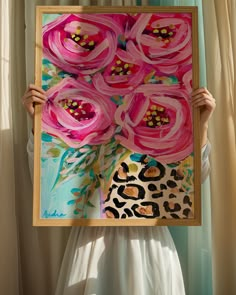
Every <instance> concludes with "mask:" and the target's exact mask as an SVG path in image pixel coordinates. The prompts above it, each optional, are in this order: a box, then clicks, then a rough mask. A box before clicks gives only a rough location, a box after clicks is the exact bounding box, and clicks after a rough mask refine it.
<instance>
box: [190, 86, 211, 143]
mask: <svg viewBox="0 0 236 295" xmlns="http://www.w3.org/2000/svg"><path fill="white" fill-rule="evenodd" d="M192 106H193V107H194V108H200V128H201V130H200V131H201V144H202V146H204V145H205V144H206V142H207V129H208V122H209V119H210V118H211V116H212V114H213V112H214V110H215V107H216V101H215V98H214V97H213V96H212V94H211V93H210V92H209V91H208V90H207V89H206V88H205V87H203V88H199V89H196V90H194V91H193V92H192Z"/></svg>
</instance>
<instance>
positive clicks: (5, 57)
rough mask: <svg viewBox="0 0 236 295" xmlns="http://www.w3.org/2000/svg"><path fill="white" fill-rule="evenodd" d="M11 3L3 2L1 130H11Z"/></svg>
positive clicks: (0, 45)
mask: <svg viewBox="0 0 236 295" xmlns="http://www.w3.org/2000/svg"><path fill="white" fill-rule="evenodd" d="M7 24H9V2H8V1H7V2H4V3H3V1H1V43H0V56H1V64H0V71H1V72H0V75H1V80H0V83H1V84H0V85H1V87H0V91H1V93H0V97H1V100H3V99H4V104H2V103H1V114H0V115H1V116H0V120H1V122H0V127H1V130H5V129H10V118H9V110H10V106H9V58H10V56H9V55H10V50H9V35H10V34H9V26H8V25H7Z"/></svg>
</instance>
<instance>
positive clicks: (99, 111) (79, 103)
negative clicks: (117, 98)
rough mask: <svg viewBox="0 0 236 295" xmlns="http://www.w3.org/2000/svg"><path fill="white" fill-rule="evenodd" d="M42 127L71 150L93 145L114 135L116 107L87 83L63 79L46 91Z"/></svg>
mask: <svg viewBox="0 0 236 295" xmlns="http://www.w3.org/2000/svg"><path fill="white" fill-rule="evenodd" d="M46 95H47V98H48V101H47V103H46V104H45V105H44V107H43V112H42V128H43V130H44V131H46V132H48V133H50V134H53V135H55V136H58V137H60V138H61V139H63V140H64V141H65V142H66V143H67V144H68V145H69V146H71V147H75V148H77V147H81V146H83V145H86V144H91V145H96V144H102V143H104V142H106V141H108V140H109V139H110V138H111V137H112V136H113V134H114V129H115V126H114V124H113V123H112V122H113V118H114V113H115V110H116V106H115V104H114V103H112V102H111V101H110V100H109V98H108V97H107V96H105V95H101V94H100V93H99V92H98V91H97V90H96V89H94V88H93V87H92V86H90V85H89V84H86V83H82V82H78V81H76V80H74V79H72V78H66V79H63V80H62V81H61V82H60V83H59V84H57V85H56V86H53V87H51V88H50V89H49V90H48V91H47V92H46Z"/></svg>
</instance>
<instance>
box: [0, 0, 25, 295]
mask: <svg viewBox="0 0 236 295" xmlns="http://www.w3.org/2000/svg"><path fill="white" fill-rule="evenodd" d="M11 3H12V2H11V1H4V0H1V1H0V165H1V169H0V195H1V207H0V232H1V242H0V289H1V292H4V294H9V295H16V294H18V292H19V280H18V278H19V275H20V273H19V267H18V259H19V258H18V249H17V246H18V244H17V226H16V213H15V185H14V160H13V159H14V152H13V130H12V121H11V107H10V100H11V97H10V81H9V77H10V46H11V45H12V44H10V38H9V36H10V30H11V27H10V24H11V22H10V17H11Z"/></svg>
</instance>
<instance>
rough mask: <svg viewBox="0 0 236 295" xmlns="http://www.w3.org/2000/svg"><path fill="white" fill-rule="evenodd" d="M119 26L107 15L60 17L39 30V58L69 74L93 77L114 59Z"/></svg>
mask: <svg viewBox="0 0 236 295" xmlns="http://www.w3.org/2000/svg"><path fill="white" fill-rule="evenodd" d="M122 33H123V28H122V26H121V24H119V23H118V22H116V21H114V20H113V19H112V18H111V17H109V16H108V15H99V14H83V13H81V14H69V15H68V14H64V15H62V16H59V17H58V18H56V19H55V20H54V21H52V22H50V23H49V24H46V25H45V26H44V27H43V49H44V51H43V54H44V57H45V58H47V59H48V60H49V61H51V62H52V63H53V64H54V65H56V66H57V67H59V68H61V69H63V70H64V71H67V72H69V73H73V74H93V73H95V72H97V71H99V70H101V69H102V68H104V67H105V66H107V65H108V64H109V63H111V61H112V60H113V58H114V55H115V52H116V48H117V39H118V36H119V35H121V34H122Z"/></svg>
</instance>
